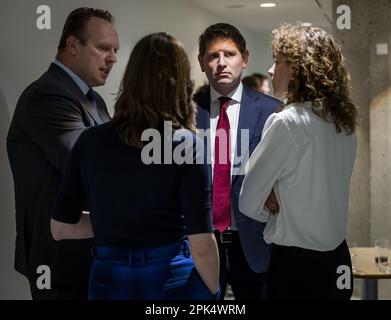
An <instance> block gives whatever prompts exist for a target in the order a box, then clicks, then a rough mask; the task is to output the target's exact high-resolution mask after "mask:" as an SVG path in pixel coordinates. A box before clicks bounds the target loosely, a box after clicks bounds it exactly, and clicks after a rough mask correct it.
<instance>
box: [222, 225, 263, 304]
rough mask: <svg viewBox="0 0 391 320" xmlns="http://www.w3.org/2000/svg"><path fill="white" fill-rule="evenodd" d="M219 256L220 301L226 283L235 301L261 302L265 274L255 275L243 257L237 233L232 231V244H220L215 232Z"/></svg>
mask: <svg viewBox="0 0 391 320" xmlns="http://www.w3.org/2000/svg"><path fill="white" fill-rule="evenodd" d="M215 236H216V240H217V244H218V247H219V256H220V285H221V294H220V299H221V300H223V299H224V295H225V291H226V287H227V283H229V284H230V285H231V287H232V291H233V294H234V296H235V299H236V300H261V299H265V297H266V286H265V284H266V273H256V272H254V271H253V270H252V269H251V268H250V266H249V265H248V263H247V261H246V258H245V257H244V254H243V250H242V246H241V243H240V239H239V234H238V232H237V231H232V242H230V243H222V242H221V239H220V232H218V231H215Z"/></svg>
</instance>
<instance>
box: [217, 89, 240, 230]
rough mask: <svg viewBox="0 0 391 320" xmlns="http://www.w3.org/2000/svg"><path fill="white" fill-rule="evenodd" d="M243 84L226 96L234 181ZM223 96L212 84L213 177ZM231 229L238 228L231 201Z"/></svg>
mask: <svg viewBox="0 0 391 320" xmlns="http://www.w3.org/2000/svg"><path fill="white" fill-rule="evenodd" d="M242 92H243V85H242V83H241V82H240V84H239V86H238V87H237V88H236V89H234V90H233V91H232V92H230V93H229V94H228V95H226V96H225V97H229V98H231V101H230V103H229V106H228V108H227V115H228V120H229V127H230V145H231V153H230V161H231V181H232V168H233V164H234V159H235V153H236V138H237V132H238V122H239V113H240V103H241V100H242ZM220 97H222V95H221V94H220V93H218V92H217V91H215V90H214V89H213V88H212V86H211V87H210V138H211V139H210V140H211V141H210V144H211V150H210V151H211V157H212V179H213V169H214V154H215V138H216V128H217V122H218V121H219V116H220V100H219V98H220ZM230 229H233V230H236V221H235V216H234V213H233V208H232V203H231V226H230Z"/></svg>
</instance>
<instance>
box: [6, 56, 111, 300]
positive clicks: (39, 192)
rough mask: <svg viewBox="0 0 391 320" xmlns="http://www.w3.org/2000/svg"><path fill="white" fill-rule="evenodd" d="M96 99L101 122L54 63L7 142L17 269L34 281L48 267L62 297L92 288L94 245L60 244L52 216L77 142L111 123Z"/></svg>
mask: <svg viewBox="0 0 391 320" xmlns="http://www.w3.org/2000/svg"><path fill="white" fill-rule="evenodd" d="M96 100H97V109H98V112H99V114H100V117H101V118H99V117H97V115H96V113H93V112H92V109H91V108H93V107H92V105H91V104H90V102H89V100H88V99H87V98H86V96H85V95H84V94H83V93H82V91H81V90H80V88H79V87H78V86H77V84H76V83H75V82H74V81H73V79H72V78H71V77H69V75H68V74H67V73H66V72H65V71H64V70H63V69H61V68H60V67H59V66H57V65H55V64H51V65H50V67H49V70H48V71H47V72H45V73H44V74H43V75H42V76H41V78H39V79H38V80H37V81H35V82H33V83H32V84H31V85H30V86H29V87H27V89H26V90H25V91H24V92H23V93H22V95H21V97H20V98H19V101H18V103H17V106H16V109H15V112H14V116H13V119H12V122H11V126H10V129H9V132H8V137H7V151H8V157H9V161H10V164H11V169H12V173H13V177H14V188H15V207H16V208H15V209H16V233H17V234H16V252H15V269H16V270H17V271H19V272H21V273H22V274H24V275H25V276H27V277H28V278H29V280H30V281H32V282H34V281H35V279H36V278H37V276H39V274H37V267H38V266H39V265H47V266H49V267H50V269H51V279H52V288H53V290H54V291H56V293H55V294H56V295H55V296H56V297H58V298H61V297H64V296H65V297H66V296H68V297H71V298H72V297H74V293H72V292H74V291H76V292H77V291H80V290H83V293H82V295H84V294H85V293H86V291H85V290H86V288H87V287H86V286H87V283H88V272H89V267H90V262H91V257H90V247H91V245H92V240H91V239H88V240H82V241H80V240H66V241H60V242H55V241H54V240H53V239H52V237H51V233H50V217H51V214H52V209H53V206H54V201H55V199H56V194H57V190H58V188H59V185H60V182H61V179H62V176H63V173H64V169H65V166H66V162H67V159H68V156H69V154H70V151H71V149H72V147H73V145H74V143H75V142H76V140H77V138H78V137H79V135H80V134H81V132H82V131H83V130H84V129H85V128H87V127H90V126H93V125H96V124H100V123H102V122H103V121H102V119H103V120H104V121H108V120H110V116H109V114H108V112H107V108H106V105H105V103H104V101H103V99H102V98H101V97H100V96H99V95H98V94H96ZM94 114H95V118H94ZM48 295H49V296H50V293H48ZM76 295H77V293H76ZM49 296H48V297H49Z"/></svg>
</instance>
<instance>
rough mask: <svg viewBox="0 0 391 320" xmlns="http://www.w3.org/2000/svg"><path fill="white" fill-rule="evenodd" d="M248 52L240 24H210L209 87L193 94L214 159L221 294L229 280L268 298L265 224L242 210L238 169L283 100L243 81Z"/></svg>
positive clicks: (204, 43)
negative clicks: (266, 290) (250, 86)
mask: <svg viewBox="0 0 391 320" xmlns="http://www.w3.org/2000/svg"><path fill="white" fill-rule="evenodd" d="M248 56H249V52H248V50H247V49H246V42H245V39H244V38H243V36H242V34H241V33H240V31H239V30H238V29H237V28H235V27H234V26H232V25H230V24H226V23H217V24H214V25H212V26H210V27H208V28H207V29H206V30H205V31H204V33H203V34H202V35H201V36H200V38H199V55H198V60H199V63H200V66H201V70H202V71H203V72H205V74H206V76H207V78H208V80H209V86H206V87H204V89H203V90H201V91H199V92H197V93H196V94H195V95H194V101H195V102H196V104H197V106H198V113H197V128H198V129H203V130H205V132H207V134H206V135H205V141H209V142H210V143H208V142H206V143H205V146H206V147H207V148H208V149H209V150H206V151H207V152H208V154H209V155H210V158H211V159H210V160H211V166H210V176H211V179H212V182H213V191H212V192H213V224H214V227H215V233H216V238H217V241H218V246H219V253H220V282H221V297H222V298H223V297H224V293H225V289H226V284H227V282H228V283H230V284H231V286H232V290H233V293H234V296H235V299H240V300H241V299H261V298H262V297H264V292H265V287H264V284H265V278H266V271H267V268H268V264H269V248H268V246H267V244H266V243H265V242H264V240H263V237H262V234H263V229H264V227H265V225H264V224H263V223H260V222H257V221H255V220H252V219H249V218H248V217H246V216H244V215H243V214H242V213H241V212H240V211H239V208H238V197H239V192H240V189H241V186H242V181H243V178H244V175H243V174H242V173H241V172H240V171H239V170H238V168H240V167H241V165H242V163H244V161H245V159H248V157H249V156H250V155H251V154H252V152H253V151H254V149H255V147H256V146H257V145H258V143H259V142H260V140H261V135H262V130H263V126H264V124H265V121H266V119H267V118H268V117H269V116H270V115H271V114H272V113H274V112H276V111H277V110H278V109H279V107H280V106H281V101H279V100H276V99H274V98H271V97H269V96H267V95H264V94H261V93H257V92H256V91H254V90H252V89H250V88H248V87H245V86H243V85H242V83H241V75H242V70H243V69H244V68H246V66H247V61H248ZM260 179H262V177H260ZM269 202H272V201H269Z"/></svg>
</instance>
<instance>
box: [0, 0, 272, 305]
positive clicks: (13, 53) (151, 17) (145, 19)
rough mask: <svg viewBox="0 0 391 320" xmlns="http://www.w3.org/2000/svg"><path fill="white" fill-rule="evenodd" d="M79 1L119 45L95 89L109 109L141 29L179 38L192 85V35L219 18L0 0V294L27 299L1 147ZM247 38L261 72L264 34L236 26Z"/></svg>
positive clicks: (118, 2) (167, 4) (176, 8)
mask: <svg viewBox="0 0 391 320" xmlns="http://www.w3.org/2000/svg"><path fill="white" fill-rule="evenodd" d="M42 4H46V5H49V6H50V8H51V15H52V29H51V30H38V29H37V28H36V19H37V16H38V15H37V14H36V8H37V7H38V6H39V5H42ZM80 6H90V7H101V8H106V9H108V10H110V12H111V13H112V14H113V15H114V16H115V17H116V20H117V23H116V26H117V29H118V33H119V37H120V45H121V49H120V52H119V56H118V63H117V64H116V65H115V67H114V68H113V70H112V73H111V75H110V77H109V80H108V82H107V84H106V86H104V87H102V88H99V89H98V91H99V92H100V93H101V94H102V95H103V97H104V98H105V100H106V102H107V104H108V107H109V111H110V112H111V113H112V112H113V103H114V98H115V95H114V94H115V93H116V92H117V89H118V86H119V83H120V80H121V77H122V73H123V71H124V69H125V66H126V63H127V60H128V57H129V53H130V51H131V49H132V47H133V46H134V44H135V43H136V42H137V41H138V40H139V39H140V38H141V37H142V36H144V35H145V34H147V33H150V32H156V31H166V32H168V33H170V34H172V35H173V36H175V37H176V38H177V39H179V40H180V41H181V42H182V43H183V44H184V47H185V49H186V50H187V52H188V54H189V56H190V59H191V63H192V65H193V75H194V79H195V81H196V84H198V85H200V84H202V83H203V81H204V80H205V77H204V75H203V74H202V73H201V71H200V70H199V66H198V62H197V53H198V46H197V39H198V36H199V35H200V33H201V32H202V31H203V30H204V29H205V28H206V27H207V26H208V25H210V24H212V23H216V22H223V21H225V20H224V18H222V17H218V16H215V15H212V14H210V13H208V12H205V11H202V10H201V9H199V8H196V7H193V6H191V5H189V4H187V3H185V2H184V1H181V0H164V1H160V0H112V1H111V2H108V1H99V0H91V1H76V0H68V1H62V0H57V1H54V0H48V1H45V2H42V1H40V0H39V1H37V0H29V1H22V0H3V1H1V3H0V36H1V39H2V46H1V49H0V70H1V74H2V77H0V190H1V191H0V254H1V258H0V299H29V298H30V294H29V290H28V285H27V281H26V280H25V279H24V278H23V277H22V276H21V275H19V274H18V273H17V272H15V271H14V270H13V252H14V238H15V223H14V200H13V199H14V194H13V182H12V176H11V172H10V167H9V164H8V158H7V155H6V149H5V139H6V134H7V131H8V127H9V123H10V118H11V117H12V114H13V111H14V108H15V105H16V102H17V99H18V97H19V95H20V94H21V92H22V91H23V89H24V88H25V87H26V86H27V85H28V84H29V83H30V82H32V81H33V80H35V79H37V78H38V77H39V76H40V75H41V74H42V73H43V72H44V71H45V70H46V69H47V68H48V65H49V63H50V62H51V61H52V59H53V57H54V55H55V53H56V47H57V44H58V40H59V38H60V34H61V31H62V27H63V24H64V21H65V18H66V16H67V15H68V13H69V12H70V11H71V10H72V9H74V8H77V7H80ZM226 22H229V21H226ZM237 27H238V28H239V29H241V31H242V32H243V34H244V36H245V37H246V39H247V42H248V47H249V50H250V61H249V66H248V69H247V70H246V71H245V74H246V73H252V72H266V70H267V68H268V66H269V65H270V64H271V62H272V60H271V56H270V49H269V41H268V40H266V37H268V35H267V36H265V35H257V34H255V33H252V32H248V31H246V30H244V29H242V28H241V27H240V26H239V25H237Z"/></svg>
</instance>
